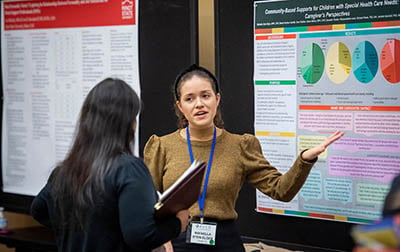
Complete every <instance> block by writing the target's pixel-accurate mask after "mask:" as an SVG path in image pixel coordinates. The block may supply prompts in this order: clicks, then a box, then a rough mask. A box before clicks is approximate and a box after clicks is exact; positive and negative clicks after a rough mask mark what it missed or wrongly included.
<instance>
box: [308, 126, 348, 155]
mask: <svg viewBox="0 0 400 252" xmlns="http://www.w3.org/2000/svg"><path fill="white" fill-rule="evenodd" d="M343 135H344V132H341V131H336V132H335V133H333V134H332V135H330V136H329V137H328V138H326V139H325V140H324V141H322V143H320V144H319V145H317V146H314V147H313V148H311V149H308V150H306V151H305V152H303V154H302V155H301V157H302V158H303V160H306V161H310V160H313V159H315V158H316V157H318V155H319V154H321V153H322V152H324V151H325V150H326V148H328V146H329V145H330V144H331V143H333V142H335V141H336V140H338V139H339V138H341V137H342V136H343Z"/></svg>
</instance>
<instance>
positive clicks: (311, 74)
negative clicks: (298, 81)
mask: <svg viewBox="0 0 400 252" xmlns="http://www.w3.org/2000/svg"><path fill="white" fill-rule="evenodd" d="M324 60H325V59H324V53H323V52H322V49H321V47H319V45H317V44H315V43H310V44H308V45H306V46H305V47H304V48H303V50H302V51H301V54H300V71H301V76H302V77H303V79H304V80H305V82H307V83H308V84H315V83H316V82H318V81H319V80H320V79H321V76H322V74H323V73H324V66H325V61H324Z"/></svg>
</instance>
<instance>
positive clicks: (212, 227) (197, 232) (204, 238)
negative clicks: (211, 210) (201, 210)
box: [186, 221, 217, 246]
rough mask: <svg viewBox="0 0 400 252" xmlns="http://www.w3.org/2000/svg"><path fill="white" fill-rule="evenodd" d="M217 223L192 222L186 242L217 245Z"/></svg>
mask: <svg viewBox="0 0 400 252" xmlns="http://www.w3.org/2000/svg"><path fill="white" fill-rule="evenodd" d="M216 232H217V223H214V222H203V223H200V222H199V221H192V222H190V223H189V225H188V228H187V230H186V242H187V243H196V244H204V245H211V246H214V245H215V234H216Z"/></svg>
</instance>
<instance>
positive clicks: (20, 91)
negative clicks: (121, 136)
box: [1, 0, 140, 195]
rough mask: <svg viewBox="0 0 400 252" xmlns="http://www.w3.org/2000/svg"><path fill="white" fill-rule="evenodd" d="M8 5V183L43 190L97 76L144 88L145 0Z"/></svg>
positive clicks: (12, 189)
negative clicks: (141, 38)
mask: <svg viewBox="0 0 400 252" xmlns="http://www.w3.org/2000/svg"><path fill="white" fill-rule="evenodd" d="M1 8H2V16H1V39H2V40H1V46H2V47H1V55H2V58H1V60H2V77H3V80H2V83H3V96H4V100H3V124H2V131H3V132H2V177H3V191H4V192H8V193H18V194H25V195H36V194H37V193H38V192H39V190H40V189H41V188H42V187H43V186H44V184H45V182H46V181H47V178H48V176H49V174H50V172H51V170H52V169H53V168H54V167H55V165H56V164H57V162H59V161H61V160H63V159H64V157H65V155H66V153H67V151H68V150H69V148H70V145H71V141H72V138H73V134H74V131H75V125H76V122H77V119H78V116H79V112H80V108H81V105H82V103H83V100H84V99H85V97H86V95H87V93H88V92H89V91H90V89H91V88H92V87H93V86H94V85H95V84H97V83H98V82H100V81H101V80H103V79H104V78H106V77H117V78H120V79H122V80H124V81H126V82H127V83H128V84H130V85H131V86H132V88H133V89H134V90H135V91H136V92H137V93H138V95H140V86H139V66H138V64H139V60H138V51H139V49H138V2H137V1H136V0H112V1H111V0H74V1H71V0H68V1H58V0H38V1H2V2H1ZM137 139H138V137H136V141H137ZM137 146H138V144H137V142H136V153H137V152H138V151H137V149H138V148H137Z"/></svg>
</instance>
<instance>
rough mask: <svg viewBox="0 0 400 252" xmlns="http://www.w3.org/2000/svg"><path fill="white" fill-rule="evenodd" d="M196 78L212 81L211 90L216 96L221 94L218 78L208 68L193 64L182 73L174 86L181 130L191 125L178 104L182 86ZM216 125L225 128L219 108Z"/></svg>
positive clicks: (215, 120)
mask: <svg viewBox="0 0 400 252" xmlns="http://www.w3.org/2000/svg"><path fill="white" fill-rule="evenodd" d="M195 76H196V77H199V78H203V79H206V80H208V81H210V83H211V88H212V90H213V91H214V93H215V94H218V93H219V94H220V93H221V92H220V89H219V85H218V81H217V78H215V76H214V75H213V74H212V73H211V72H210V71H208V70H207V69H206V68H204V67H201V66H198V65H196V64H193V65H191V66H189V67H188V68H186V69H184V70H183V71H182V72H180V73H179V74H178V76H177V77H176V79H175V83H174V86H173V93H174V98H175V103H174V108H175V114H176V116H177V118H178V121H177V125H178V127H179V128H185V127H186V126H187V125H188V124H189V122H188V120H187V119H186V118H185V116H184V115H183V113H182V112H181V111H180V110H179V108H178V106H177V104H176V102H177V101H180V99H181V87H182V84H183V83H184V82H186V81H188V80H190V79H192V78H193V77H195ZM214 124H215V126H217V127H219V128H223V127H224V121H223V120H222V114H221V109H220V107H219V106H218V108H217V112H216V114H215V117H214Z"/></svg>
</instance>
